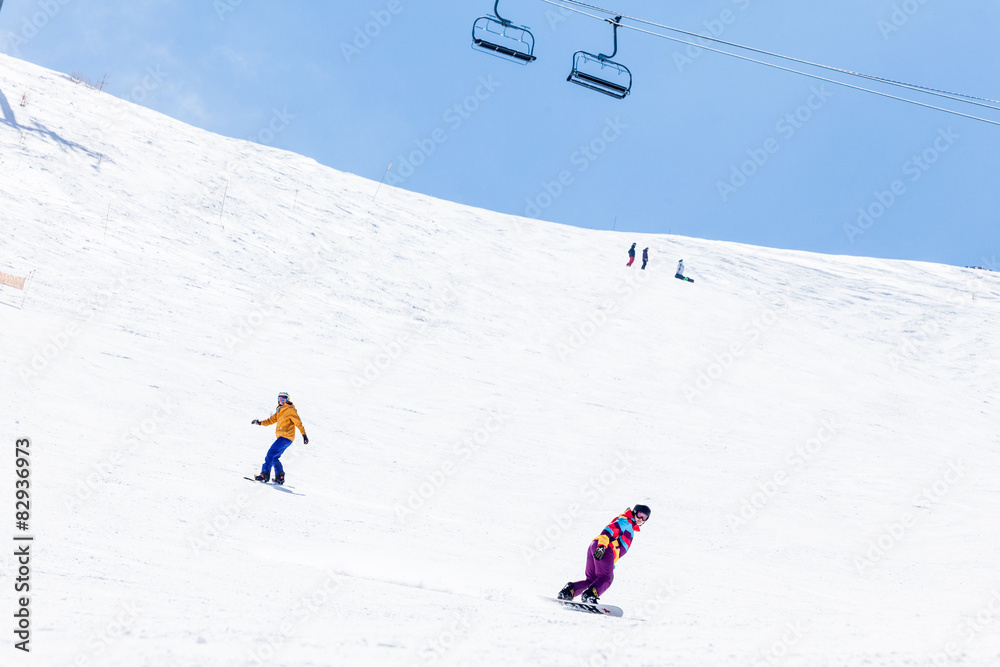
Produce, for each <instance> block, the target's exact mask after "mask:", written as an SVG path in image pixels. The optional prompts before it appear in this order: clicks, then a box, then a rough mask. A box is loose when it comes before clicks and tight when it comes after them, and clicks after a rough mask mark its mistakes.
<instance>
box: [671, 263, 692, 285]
mask: <svg viewBox="0 0 1000 667" xmlns="http://www.w3.org/2000/svg"><path fill="white" fill-rule="evenodd" d="M674 278H677V279H678V280H686V281H687V282H689V283H693V282H694V280H693V279H692V278H688V277H687V276H685V275H684V260H683V259H682V260H681V261H679V262H677V273H675V274H674Z"/></svg>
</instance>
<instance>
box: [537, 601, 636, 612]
mask: <svg viewBox="0 0 1000 667" xmlns="http://www.w3.org/2000/svg"><path fill="white" fill-rule="evenodd" d="M545 599H546V600H552V601H553V602H555V603H557V604H560V605H562V606H563V607H565V608H566V609H572V610H573V611H581V612H583V613H585V614H603V615H605V616H619V617H620V616H622V615H623V614H624V613H625V612H623V611H622V608H621V607H616V606H614V605H611V604H603V603H601V602H598V603H597V604H588V603H586V602H575V601H572V600H560V599H558V598H545Z"/></svg>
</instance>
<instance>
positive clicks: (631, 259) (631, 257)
mask: <svg viewBox="0 0 1000 667" xmlns="http://www.w3.org/2000/svg"><path fill="white" fill-rule="evenodd" d="M634 261H635V244H634V243H633V244H632V247H631V248H629V249H628V264H626V265H625V266H632V262H634Z"/></svg>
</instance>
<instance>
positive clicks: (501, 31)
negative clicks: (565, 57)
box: [472, 0, 535, 65]
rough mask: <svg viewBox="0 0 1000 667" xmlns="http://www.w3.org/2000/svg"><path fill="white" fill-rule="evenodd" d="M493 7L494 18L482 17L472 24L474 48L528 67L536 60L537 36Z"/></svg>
mask: <svg viewBox="0 0 1000 667" xmlns="http://www.w3.org/2000/svg"><path fill="white" fill-rule="evenodd" d="M499 6H500V0H496V2H495V3H494V5H493V16H480V17H479V18H478V19H476V20H475V21H474V22H473V24H472V48H474V49H479V50H482V51H485V52H487V53H489V54H490V55H496V56H499V57H501V58H503V59H505V60H511V61H513V62H516V63H518V64H520V65H527V64H528V63H530V62H531V61H533V60H534V59H535V54H534V51H535V36H534V35H532V34H531V31H530V30H528V28H527V27H525V26H517V25H514V24H513V23H511V22H510V21H509V20H507V19H505V18H503V17H501V16H500V13H499V12H498V11H497V8H498V7H499Z"/></svg>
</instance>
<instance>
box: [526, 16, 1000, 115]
mask: <svg viewBox="0 0 1000 667" xmlns="http://www.w3.org/2000/svg"><path fill="white" fill-rule="evenodd" d="M541 1H542V2H544V3H547V4H550V5H554V6H556V7H562V8H563V9H568V10H569V11H572V12H576V13H578V14H582V15H584V16H589V17H591V18H594V19H597V20H600V21H606V20H607V19H605V18H603V17H600V16H595V15H594V14H588V13H587V12H583V11H580V10H579V9H574V8H573V7H567V6H566V5H563V4H560V3H559V2H556V1H555V0H541ZM562 1H563V2H569V1H572V0H562ZM599 11H604V10H599ZM622 18H627V17H624V16H623V17H622ZM633 20H634V19H633ZM647 23H648V22H647ZM620 27H622V28H629V29H630V30H635V31H636V32H641V33H645V34H647V35H652V36H653V37H660V38H663V39H666V40H670V41H672V42H678V43H679V44H687V45H689V46H695V47H698V48H701V49H705V50H706V51H712V52H714V53H720V54H722V55H725V56H732V57H733V58H739V59H740V60H746V61H748V62H752V63H757V64H759V65H766V66H768V67H773V68H775V69H779V70H782V71H785V72H791V73H792V74H799V75H801V76H806V77H809V78H811V79H816V80H818V81H826V82H828V83H832V84H835V85H838V86H844V87H846V88H853V89H854V90H860V91H862V92H865V93H872V94H873V95H880V96H882V97H887V98H889V99H892V100H899V101H900V102H908V103H909V104H915V105H916V106H920V107H924V108H927V109H934V110H935V111H943V112H945V113H949V114H952V115H955V116H961V117H962V118H968V119H970V120H978V121H982V122H984V123H989V124H990V125H998V126H1000V122H998V121H995V120H990V119H989V118H982V117H980V116H973V115H971V114H966V113H962V112H961V111H955V110H953V109H946V108H944V107H939V106H935V105H933V104H926V103H924V102H918V101H916V100H911V99H909V98H906V97H900V96H898V95H890V94H889V93H885V92H882V91H879V90H873V89H871V88H865V87H863V86H856V85H854V84H852V83H846V82H844V81H838V80H836V79H830V78H827V77H824V76H819V75H818V74H810V73H809V72H803V71H801V70H797V69H792V68H790V67H784V66H782V65H777V64H775V63H769V62H767V61H766V60H758V59H756V58H750V57H749V56H743V55H740V54H738V53H730V52H729V51H723V50H721V49H714V48H712V47H710V46H701V45H699V44H695V43H693V42H687V41H684V40H683V39H679V38H677V37H671V36H670V35H664V34H662V33H658V32H654V31H652V30H645V29H643V28H638V27H636V26H632V25H626V24H624V23H622V24H620ZM699 37H700V35H699ZM959 101H965V100H959ZM980 106H987V105H980ZM989 108H991V109H993V108H996V107H989Z"/></svg>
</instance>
